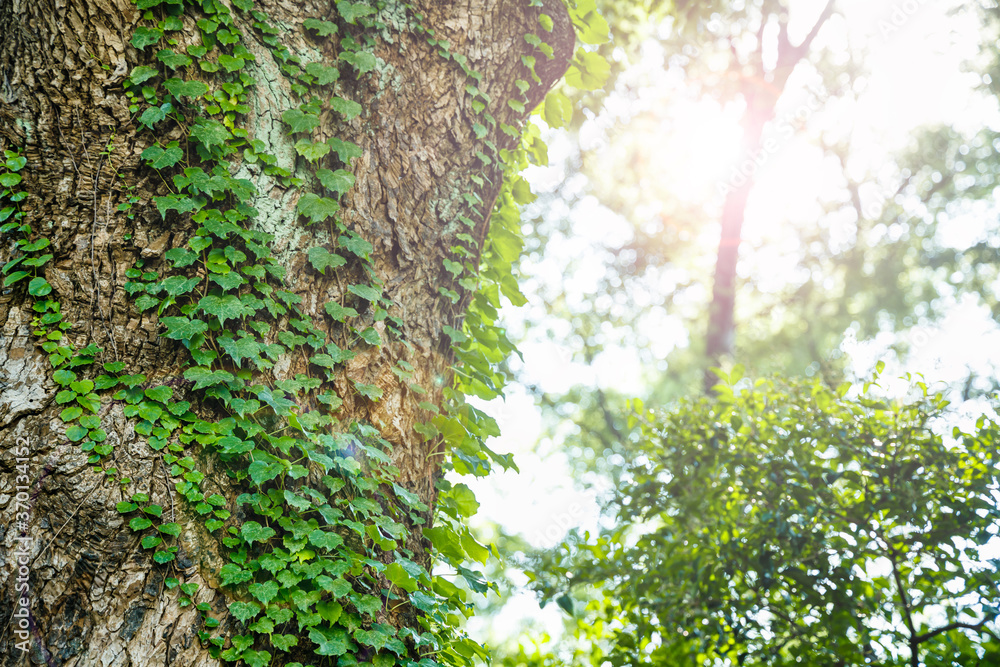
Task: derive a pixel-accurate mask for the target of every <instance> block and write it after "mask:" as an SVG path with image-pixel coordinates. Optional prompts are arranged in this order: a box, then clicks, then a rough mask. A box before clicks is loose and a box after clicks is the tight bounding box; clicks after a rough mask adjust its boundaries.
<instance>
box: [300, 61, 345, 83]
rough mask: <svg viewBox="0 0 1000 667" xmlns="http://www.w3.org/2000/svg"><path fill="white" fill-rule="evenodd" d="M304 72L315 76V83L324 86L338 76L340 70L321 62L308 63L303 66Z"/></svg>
mask: <svg viewBox="0 0 1000 667" xmlns="http://www.w3.org/2000/svg"><path fill="white" fill-rule="evenodd" d="M305 69H306V74H308V75H309V76H313V77H316V83H318V84H319V85H321V86H325V85H328V84H331V83H333V82H334V81H336V80H337V79H339V78H340V72H339V71H338V70H337V68H336V67H330V66H329V65H324V64H322V63H309V64H308V65H306V67H305Z"/></svg>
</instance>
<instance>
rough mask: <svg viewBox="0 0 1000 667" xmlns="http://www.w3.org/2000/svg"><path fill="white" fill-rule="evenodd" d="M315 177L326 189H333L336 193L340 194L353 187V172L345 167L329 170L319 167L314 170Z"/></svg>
mask: <svg viewBox="0 0 1000 667" xmlns="http://www.w3.org/2000/svg"><path fill="white" fill-rule="evenodd" d="M316 178H318V179H319V182H320V183H322V184H323V187H324V188H326V189H327V190H333V191H334V192H336V193H337V194H338V195H342V194H344V193H345V192H347V191H348V190H350V189H351V188H352V187H354V182H355V180H356V179H355V177H354V174H352V173H351V172H349V171H347V170H346V169H338V170H336V171H330V170H329V169H319V170H317V171H316Z"/></svg>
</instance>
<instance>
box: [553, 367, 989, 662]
mask: <svg viewBox="0 0 1000 667" xmlns="http://www.w3.org/2000/svg"><path fill="white" fill-rule="evenodd" d="M738 379H739V376H738V375H734V376H733V377H731V378H728V381H727V382H726V383H725V384H723V385H719V387H718V389H719V393H720V400H714V401H712V400H708V399H702V400H700V401H693V402H692V401H685V402H682V403H680V404H679V405H677V406H676V407H675V408H674V409H672V410H670V411H669V412H667V413H659V412H657V411H654V410H648V409H644V408H642V407H641V405H637V411H636V413H635V415H634V417H633V419H632V420H631V428H630V429H629V432H628V437H627V438H626V443H627V444H626V446H625V451H624V452H623V455H622V458H621V459H619V461H618V464H617V467H618V474H617V475H616V478H617V479H618V480H619V485H618V487H617V491H616V494H615V496H614V498H613V499H611V500H610V502H609V504H608V507H607V510H608V515H609V516H610V517H611V518H612V519H613V524H612V526H611V527H610V528H608V529H607V530H603V531H601V533H600V534H599V535H577V536H574V537H573V538H572V539H570V540H569V541H568V543H567V548H566V549H563V550H558V551H554V552H552V553H551V554H548V555H547V556H545V563H544V565H542V566H541V567H540V568H538V569H536V570H535V572H537V573H541V579H540V580H539V581H538V582H536V585H538V587H539V589H540V590H541V591H542V592H543V595H546V596H548V597H550V598H558V597H559V596H566V597H564V598H562V599H563V602H562V604H563V606H566V607H569V608H571V609H572V608H573V606H574V604H575V605H576V606H577V609H578V610H579V620H578V625H576V628H577V630H576V632H577V637H578V638H579V639H583V640H585V641H584V644H585V645H589V646H590V655H589V656H588V655H584V656H583V659H582V661H584V662H586V661H588V660H589V661H590V663H591V664H594V665H599V664H607V662H610V664H613V665H643V664H662V663H664V662H669V663H670V664H677V665H688V664H690V665H704V664H724V665H791V664H803V663H805V664H813V665H859V664H867V663H877V664H883V665H913V666H914V667H917V666H918V665H921V664H923V665H959V664H960V665H986V664H992V663H993V662H994V661H996V660H997V659H998V657H1000V635H998V632H1000V628H998V627H997V622H996V621H997V617H998V616H1000V608H998V607H997V605H996V601H997V596H998V593H1000V591H998V589H997V582H996V578H995V566H996V561H995V559H993V560H989V559H988V557H987V555H986V553H985V552H984V551H982V550H981V547H982V546H983V545H986V544H987V543H988V542H996V540H997V539H998V538H997V530H996V526H997V518H998V516H1000V505H998V504H997V499H996V497H995V489H996V485H997V481H998V470H1000V468H998V463H1000V461H998V454H997V448H996V442H997V437H998V435H1000V434H998V429H997V425H996V424H995V423H994V422H991V421H988V420H987V419H985V418H981V419H980V420H979V421H978V422H977V423H976V425H975V428H974V429H972V430H968V431H966V430H963V429H959V428H955V429H954V430H949V429H948V428H947V426H946V423H947V420H949V419H950V418H951V417H950V416H949V415H948V407H947V406H948V402H947V400H945V399H944V398H943V397H942V396H941V395H931V394H929V393H928V391H927V387H926V385H924V384H923V383H919V382H918V383H916V385H915V386H914V391H915V392H916V394H915V397H914V398H912V399H910V400H907V401H886V400H885V399H884V398H880V397H879V396H878V395H877V394H876V393H875V392H871V393H868V391H867V390H868V388H869V387H868V385H865V387H864V390H862V388H861V387H858V388H856V389H855V390H851V388H850V386H849V385H846V384H845V385H844V386H843V387H841V388H840V389H839V390H837V391H834V390H831V389H829V388H827V387H825V386H823V385H821V384H819V383H816V382H805V383H797V384H793V385H791V386H782V385H779V384H775V383H773V382H765V381H758V382H756V383H755V384H754V386H753V387H752V388H749V387H748V388H745V389H744V390H734V385H733V384H731V383H735V382H736V381H737V380H738ZM876 379H877V378H876ZM848 392H850V393H848ZM574 591H575V592H574ZM570 596H572V597H570ZM573 597H575V598H576V602H575V603H574V602H573ZM557 655H559V654H558V653H557ZM580 658H581V656H580V655H579V654H577V659H578V660H579V659H580ZM535 660H537V658H535Z"/></svg>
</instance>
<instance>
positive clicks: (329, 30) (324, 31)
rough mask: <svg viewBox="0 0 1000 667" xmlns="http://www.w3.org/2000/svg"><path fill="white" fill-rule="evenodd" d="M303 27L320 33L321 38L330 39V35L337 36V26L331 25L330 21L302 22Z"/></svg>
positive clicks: (313, 20) (310, 20) (309, 20)
mask: <svg viewBox="0 0 1000 667" xmlns="http://www.w3.org/2000/svg"><path fill="white" fill-rule="evenodd" d="M302 27H304V28H306V29H307V30H315V31H316V32H317V33H319V36H320V37H329V36H330V35H335V34H337V24H336V23H331V22H330V21H321V20H319V19H306V20H305V21H303V22H302Z"/></svg>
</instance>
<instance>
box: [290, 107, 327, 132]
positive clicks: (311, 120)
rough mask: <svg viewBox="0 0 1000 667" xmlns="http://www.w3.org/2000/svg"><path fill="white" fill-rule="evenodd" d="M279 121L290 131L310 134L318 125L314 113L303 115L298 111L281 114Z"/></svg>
mask: <svg viewBox="0 0 1000 667" xmlns="http://www.w3.org/2000/svg"><path fill="white" fill-rule="evenodd" d="M281 120H283V121H285V122H286V123H287V124H288V126H289V128H290V129H291V131H292V132H293V133H295V132H312V131H313V130H314V129H315V128H316V127H317V126H318V125H319V116H318V115H316V114H314V113H303V112H302V111H300V110H298V109H289V110H288V111H286V112H284V113H283V114H281Z"/></svg>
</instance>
